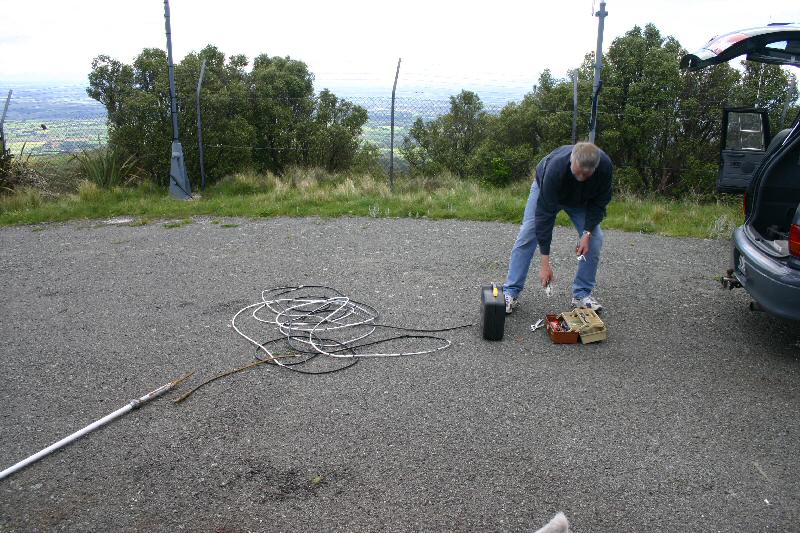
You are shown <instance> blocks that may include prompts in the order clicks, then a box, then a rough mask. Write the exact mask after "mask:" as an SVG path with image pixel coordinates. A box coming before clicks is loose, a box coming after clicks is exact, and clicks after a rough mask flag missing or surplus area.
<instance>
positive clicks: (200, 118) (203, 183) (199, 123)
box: [197, 59, 206, 190]
mask: <svg viewBox="0 0 800 533" xmlns="http://www.w3.org/2000/svg"><path fill="white" fill-rule="evenodd" d="M205 73H206V60H205V59H204V60H203V64H202V65H200V79H198V80H197V144H198V147H199V148H200V151H199V154H200V179H201V182H200V188H201V189H203V190H205V188H206V165H205V159H206V158H205V153H204V151H203V114H202V113H201V112H200V87H202V85H203V76H205Z"/></svg>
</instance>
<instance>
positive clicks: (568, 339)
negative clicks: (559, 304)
mask: <svg viewBox="0 0 800 533" xmlns="http://www.w3.org/2000/svg"><path fill="white" fill-rule="evenodd" d="M547 334H548V335H550V339H552V341H553V342H554V343H556V344H576V343H577V342H582V343H583V344H589V343H591V342H598V341H602V340H605V339H606V338H608V330H607V328H606V325H605V324H604V323H603V321H602V320H600V317H599V316H597V313H595V312H594V311H592V310H591V309H586V308H583V307H577V308H575V309H573V310H572V311H567V312H564V313H561V314H560V315H547Z"/></svg>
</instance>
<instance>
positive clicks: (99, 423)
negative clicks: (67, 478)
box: [0, 372, 194, 479]
mask: <svg viewBox="0 0 800 533" xmlns="http://www.w3.org/2000/svg"><path fill="white" fill-rule="evenodd" d="M192 374H194V372H192ZM192 374H187V375H186V376H184V377H182V378H178V379H176V380H175V381H170V382H169V383H167V384H166V385H162V386H160V387H159V388H157V389H156V390H154V391H151V392H148V393H147V394H145V395H144V396H142V397H141V398H138V399H136V400H131V401H130V402H128V403H127V404H126V405H125V406H124V407H120V408H119V409H117V410H116V411H114V412H113V413H111V414H108V415H106V416H104V417H103V418H101V419H100V420H97V421H95V422H92V423H91V424H89V425H88V426H86V427H85V428H83V429H81V430H79V431H76V432H75V433H73V434H72V435H70V436H68V437H64V438H63V439H61V440H60V441H58V442H56V443H55V444H51V445H50V446H48V447H47V448H45V449H44V450H42V451H40V452H38V453H35V454H33V455H31V456H30V457H28V458H27V459H23V460H22V461H20V462H18V463H17V464H15V465H13V466H10V467H8V468H6V469H5V470H3V471H2V472H0V479H4V478H6V477H8V476H10V475H11V474H13V473H14V472H16V471H18V470H22V469H23V468H25V467H26V466H28V465H29V464H31V463H33V462H36V461H38V460H39V459H41V458H42V457H44V456H45V455H48V454H50V453H52V452H54V451H56V450H57V449H59V448H62V447H64V446H66V445H67V444H69V443H70V442H72V441H74V440H77V439H79V438H80V437H82V436H84V435H86V434H87V433H89V432H91V431H93V430H95V429H97V428H99V427H100V426H103V425H105V424H108V423H109V422H111V421H112V420H114V419H115V418H119V417H121V416H122V415H124V414H125V413H127V412H129V411H131V410H133V409H137V408H139V407H141V406H142V404H144V403H147V402H149V401H150V400H152V399H154V398H158V397H159V396H161V395H162V394H164V393H165V392H167V391H168V390H170V389H172V388H173V387H175V386H177V385H179V384H180V383H183V382H184V381H186V380H187V379H189V377H190V376H191V375H192Z"/></svg>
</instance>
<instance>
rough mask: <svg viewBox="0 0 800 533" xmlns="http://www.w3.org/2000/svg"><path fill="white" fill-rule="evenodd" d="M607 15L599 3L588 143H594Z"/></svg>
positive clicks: (602, 5)
mask: <svg viewBox="0 0 800 533" xmlns="http://www.w3.org/2000/svg"><path fill="white" fill-rule="evenodd" d="M607 15H608V11H606V3H605V2H603V1H601V2H600V11H598V12H597V13H595V14H594V16H595V17H597V18H598V19H599V22H598V23H597V51H596V52H595V56H594V84H593V85H592V118H591V119H590V120H589V142H592V143H593V142H594V139H595V136H596V132H597V99H598V97H599V96H600V89H601V87H602V82H601V81H600V72H601V71H602V70H603V25H604V24H603V23H604V19H605V18H606V16H607Z"/></svg>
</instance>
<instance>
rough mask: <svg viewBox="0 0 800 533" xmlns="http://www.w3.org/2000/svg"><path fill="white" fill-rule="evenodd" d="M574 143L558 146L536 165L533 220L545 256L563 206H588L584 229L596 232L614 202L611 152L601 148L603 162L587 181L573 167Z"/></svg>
mask: <svg viewBox="0 0 800 533" xmlns="http://www.w3.org/2000/svg"><path fill="white" fill-rule="evenodd" d="M571 153H572V145H565V146H561V147H560V148H556V149H555V150H553V151H552V152H550V154H549V155H548V156H547V157H545V158H544V159H542V160H541V161H540V162H539V164H538V165H536V183H537V186H538V187H539V199H538V201H537V202H536V212H535V215H534V221H535V224H536V240H537V241H538V243H539V251H540V252H541V254H542V255H550V242H551V241H552V240H553V226H554V225H555V223H556V215H557V214H558V211H559V210H560V209H561V206H566V207H583V208H585V209H586V222H585V226H584V229H585V230H589V231H594V229H595V228H596V227H597V225H598V224H599V223H600V221H602V220H603V218H605V216H606V206H608V203H609V202H610V201H611V192H612V181H611V178H612V173H613V165H612V163H611V159H610V158H609V157H608V155H607V154H606V153H605V152H603V151H602V150H600V163H599V164H598V166H597V169H596V170H595V171H594V173H593V174H592V175H591V176H590V177H589V179H588V180H586V181H582V182H581V181H578V180H577V178H575V175H574V174H573V173H572V171H571V170H570V162H569V158H570V154H571Z"/></svg>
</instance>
